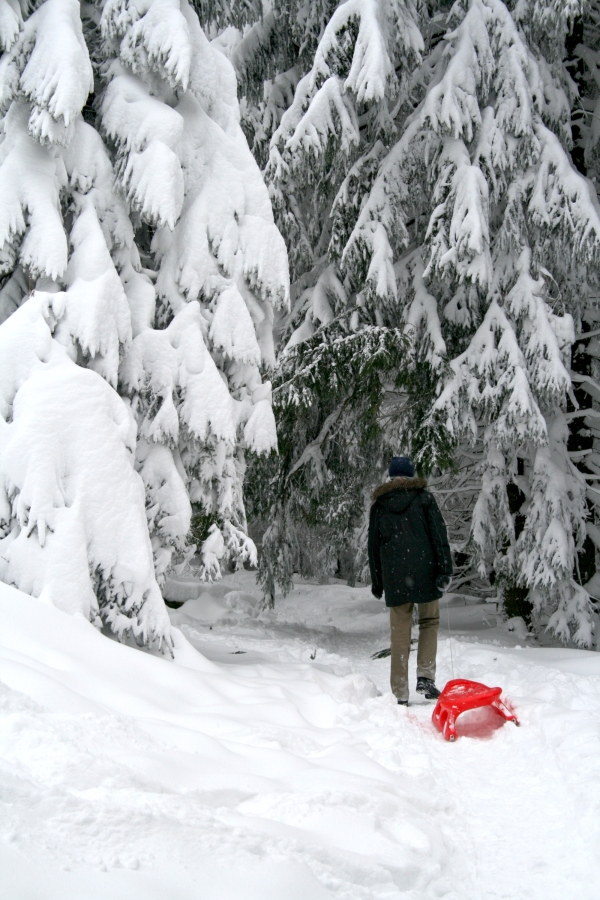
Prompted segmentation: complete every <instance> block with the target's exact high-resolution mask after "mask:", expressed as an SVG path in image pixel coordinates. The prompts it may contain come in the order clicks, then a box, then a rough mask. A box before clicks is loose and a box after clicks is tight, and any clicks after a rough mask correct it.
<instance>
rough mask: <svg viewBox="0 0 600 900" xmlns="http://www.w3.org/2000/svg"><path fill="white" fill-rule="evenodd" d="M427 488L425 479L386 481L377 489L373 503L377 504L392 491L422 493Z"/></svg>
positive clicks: (372, 496) (393, 479) (373, 494)
mask: <svg viewBox="0 0 600 900" xmlns="http://www.w3.org/2000/svg"><path fill="white" fill-rule="evenodd" d="M426 487H427V482H426V481H425V479H424V478H405V477H404V476H400V477H399V478H392V479H391V481H386V482H385V484H380V485H379V487H377V488H375V490H374V491H373V493H372V495H371V503H375V502H376V501H377V500H379V499H380V498H381V497H385V495H386V494H390V493H391V492H392V491H415V490H416V491H422V490H424V489H425V488H426Z"/></svg>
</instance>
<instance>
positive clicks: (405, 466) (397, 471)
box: [388, 456, 415, 478]
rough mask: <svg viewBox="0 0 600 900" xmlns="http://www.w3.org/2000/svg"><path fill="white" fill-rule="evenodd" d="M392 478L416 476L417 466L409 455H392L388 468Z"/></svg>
mask: <svg viewBox="0 0 600 900" xmlns="http://www.w3.org/2000/svg"><path fill="white" fill-rule="evenodd" d="M388 472H389V476H390V478H400V477H404V478H414V477H415V467H414V466H413V464H412V462H411V461H410V459H409V458H408V456H392V461H391V462H390V467H389V469H388Z"/></svg>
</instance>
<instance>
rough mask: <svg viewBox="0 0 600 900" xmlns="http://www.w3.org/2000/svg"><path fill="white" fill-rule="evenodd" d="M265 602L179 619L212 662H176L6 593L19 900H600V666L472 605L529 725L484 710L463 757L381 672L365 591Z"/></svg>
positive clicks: (11, 819) (233, 602) (445, 666)
mask: <svg viewBox="0 0 600 900" xmlns="http://www.w3.org/2000/svg"><path fill="white" fill-rule="evenodd" d="M177 589H178V586H177V585H175V586H174V588H173V590H175V592H176V591H177ZM179 589H180V590H186V586H185V585H183V586H182V585H179ZM187 589H188V596H189V595H191V594H193V593H194V592H195V593H199V592H200V589H199V588H198V586H196V585H193V586H189V585H188V586H187ZM255 590H256V589H255V587H254V584H253V580H252V576H251V575H250V573H241V574H239V575H237V576H231V577H230V578H228V579H226V580H225V583H224V584H221V585H218V586H215V587H214V588H212V589H211V590H210V591H208V592H207V591H206V590H205V589H204V590H202V592H201V593H200V596H199V597H198V599H194V600H190V601H188V603H187V604H186V605H185V606H184V607H182V608H181V609H179V610H177V611H174V612H173V613H172V618H173V621H174V623H175V624H177V625H178V627H179V628H181V631H182V633H183V635H185V637H187V639H188V641H189V642H190V643H191V644H192V645H194V646H195V647H196V648H197V649H199V650H200V651H201V653H202V655H199V654H197V653H196V652H195V651H194V650H193V649H192V647H190V645H189V644H188V643H187V642H186V641H185V639H184V638H183V637H179V638H178V640H177V654H176V658H177V664H173V663H171V662H167V661H164V660H162V659H158V658H156V657H153V656H150V655H148V654H146V653H142V652H140V651H137V650H134V649H131V648H128V647H125V646H122V645H119V644H117V643H116V642H115V641H113V640H110V639H107V638H106V637H103V636H102V635H100V634H99V633H98V632H96V631H95V630H94V629H93V628H92V626H89V625H88V623H86V622H85V621H83V620H82V619H79V618H76V617H70V616H67V615H65V614H64V613H62V612H60V611H58V610H56V609H54V608H52V607H49V606H44V605H43V604H40V603H39V601H36V600H32V599H31V598H28V597H26V596H24V595H22V594H19V593H18V592H16V591H14V590H12V589H10V588H5V587H0V682H1V684H0V716H1V719H0V722H1V724H0V788H1V790H0V872H1V873H2V876H1V877H0V897H1V898H2V900H55V898H56V900H58V898H60V900H100V898H102V900H105V898H106V900H108V898H110V900H113V898H115V900H138V898H139V900H142V898H144V900H154V898H156V900H158V898H159V897H160V898H168V900H192V898H193V900H233V898H235V900H240V898H243V900H254V898H256V900H258V898H260V900H306V898H307V897H310V900H322V898H348V900H363V898H365V900H367V898H385V900H388V898H389V900H392V898H408V900H425V898H427V900H428V898H437V897H446V898H451V900H481V898H486V900H487V898H515V900H517V898H518V900H528V898H535V900H538V898H539V900H555V898H556V900H569V898H573V900H575V898H577V900H587V898H590V900H591V898H594V900H595V898H596V897H597V893H598V883H599V876H600V853H599V850H600V845H599V838H600V816H599V811H600V809H599V807H600V655H598V654H596V653H585V652H582V651H576V650H561V649H552V648H530V649H526V648H525V644H527V643H528V641H526V640H524V639H523V638H521V639H519V638H518V637H517V636H515V634H514V633H513V634H512V635H511V634H509V633H508V632H506V631H505V630H502V629H501V628H499V627H496V621H495V617H494V614H493V607H491V606H490V607H489V608H488V607H481V606H465V605H464V601H459V600H456V601H454V604H453V605H452V606H451V607H450V622H451V625H452V628H453V631H454V637H453V640H452V646H453V656H454V669H455V674H456V675H457V676H458V675H460V676H463V677H468V678H474V679H477V680H481V681H484V682H487V683H488V684H499V685H502V687H503V688H504V692H505V693H504V696H506V697H507V698H508V699H509V701H510V702H512V703H513V704H514V706H515V708H516V709H517V711H518V714H519V718H520V720H521V722H522V727H521V728H519V729H517V728H515V727H514V726H512V725H508V724H507V725H502V724H501V720H500V719H499V718H496V717H495V716H494V714H493V713H491V712H490V711H481V712H478V713H473V714H470V716H466V717H465V719H464V721H463V722H462V724H461V723H460V720H459V724H461V731H462V736H461V737H459V740H458V741H457V742H456V743H455V744H453V745H451V744H447V743H446V742H444V741H443V739H442V738H441V737H440V735H438V734H437V732H436V731H435V730H434V729H433V726H432V724H431V711H432V704H430V703H425V702H423V703H418V702H416V699H415V703H414V704H413V705H411V706H410V707H409V708H408V709H404V708H399V707H398V706H397V705H396V704H395V703H394V701H393V698H392V697H391V695H390V694H389V689H388V684H387V678H388V669H389V659H385V658H383V659H378V660H371V659H370V657H371V654H373V653H374V652H375V651H377V650H381V649H383V648H385V647H386V646H388V644H389V641H388V635H387V615H386V613H385V611H384V609H383V608H382V604H381V603H380V602H378V601H375V600H374V599H373V598H372V597H371V596H370V593H369V591H368V590H367V589H351V588H347V587H345V586H341V585H332V586H316V585H299V586H297V587H296V589H295V590H294V591H293V593H292V594H291V595H290V596H289V597H288V598H287V599H286V600H282V601H278V607H277V610H276V611H275V613H272V614H258V611H257V606H256V601H257V599H258V595H256V594H255V593H254V592H255ZM232 591H233V593H232ZM461 604H462V605H461ZM443 618H444V624H445V620H446V613H445V612H444V617H443ZM519 640H520V643H521V645H522V647H521V648H519V647H517V646H515V645H516V644H518V642H519ZM510 645H512V646H510ZM413 676H414V672H413ZM451 676H452V672H451V667H450V647H449V641H448V638H447V636H445V635H442V641H441V647H440V654H439V678H438V681H439V683H441V684H443V683H445V681H446V680H448V679H449V678H450V677H451ZM413 686H414V680H413ZM377 691H379V692H381V693H380V694H379V695H377ZM413 696H414V693H413Z"/></svg>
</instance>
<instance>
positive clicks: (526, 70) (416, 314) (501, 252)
mask: <svg viewBox="0 0 600 900" xmlns="http://www.w3.org/2000/svg"><path fill="white" fill-rule="evenodd" d="M581 11H582V10H581V8H580V7H579V6H578V5H577V4H567V5H564V6H563V7H560V6H558V5H556V4H555V5H544V4H541V3H540V4H518V5H516V6H514V7H512V6H510V7H509V6H507V5H506V4H504V3H503V2H502V0H459V2H457V3H455V4H454V5H453V6H452V7H450V8H448V7H445V8H444V7H440V8H432V9H431V10H430V11H429V12H428V11H427V10H425V9H424V8H422V7H419V8H418V9H417V8H416V7H414V6H412V5H411V4H410V3H405V2H399V0H369V2H361V3H358V2H353V0H346V2H343V3H340V4H339V5H338V6H337V8H336V10H335V11H334V13H333V15H332V16H331V19H330V20H329V22H328V24H327V26H326V27H325V29H324V31H323V34H322V37H321V39H320V42H319V45H318V49H317V51H316V53H315V57H314V60H313V64H312V66H311V68H310V70H309V71H307V73H306V74H303V77H301V78H300V80H299V81H298V85H297V88H296V90H295V93H294V98H293V101H292V102H291V104H290V105H289V108H288V109H287V110H286V111H285V112H284V113H283V115H282V116H281V117H280V124H279V126H278V128H277V130H276V131H275V133H274V135H273V138H272V141H271V150H270V158H269V163H268V167H267V177H268V179H269V182H270V185H271V192H272V197H273V200H274V205H275V209H276V218H277V221H278V224H279V225H280V228H281V230H282V232H283V233H284V234H285V236H286V240H287V241H288V247H289V250H290V262H291V269H292V276H293V282H294V284H293V289H292V300H293V310H292V316H291V319H290V320H289V321H290V326H289V330H288V332H287V334H286V338H285V339H286V340H288V339H290V344H291V345H294V344H296V343H297V342H298V341H303V340H306V339H307V338H310V337H311V336H312V335H313V334H314V333H315V331H316V330H317V332H318V331H319V329H323V328H325V329H326V328H327V327H329V326H331V325H332V324H333V323H335V324H336V327H342V328H345V329H347V331H348V333H359V332H360V330H361V329H362V328H364V327H372V326H374V325H375V326H379V327H381V326H384V327H390V328H393V327H398V326H401V327H402V328H403V329H404V330H405V332H406V333H407V334H409V335H411V336H412V350H411V352H410V354H408V355H407V357H406V358H405V362H404V371H403V372H402V373H401V374H402V378H401V379H400V380H401V390H398V389H397V388H396V392H395V397H394V396H391V397H390V406H389V409H391V410H392V411H393V412H392V415H391V418H390V420H389V421H388V423H387V424H388V435H389V437H390V439H392V438H397V439H398V440H402V441H403V444H402V445H401V446H403V447H404V448H406V449H409V450H410V451H411V452H412V453H413V454H415V456H416V458H417V461H418V464H419V465H420V467H421V468H422V469H423V470H424V471H428V470H433V471H434V472H435V471H440V470H444V469H446V468H447V467H448V466H449V465H450V464H451V463H452V462H454V463H455V464H456V465H457V466H458V469H457V470H455V474H454V475H452V476H451V478H452V479H454V480H455V482H458V484H459V486H460V485H462V488H463V489H464V488H465V485H464V472H465V467H466V469H467V470H468V472H469V481H470V483H469V489H471V488H473V487H474V488H475V490H473V491H472V494H471V496H472V498H473V500H472V501H469V502H467V503H466V504H464V503H463V504H462V509H463V510H465V509H466V510H468V512H469V514H470V516H471V525H470V530H469V536H468V539H466V540H465V541H464V543H463V544H462V546H460V547H458V546H457V549H460V550H462V551H467V552H468V553H469V555H470V558H471V560H473V561H474V562H475V563H476V564H477V566H478V567H479V570H480V573H481V574H482V575H483V576H485V577H493V578H494V579H495V580H496V584H497V586H499V588H500V590H501V591H503V592H505V594H506V593H507V592H508V591H511V590H515V589H518V588H523V589H524V590H525V591H527V592H528V595H529V599H530V600H531V601H532V602H533V604H534V606H535V609H536V611H537V613H538V614H539V615H540V617H542V616H544V615H545V616H547V617H548V616H550V617H551V618H550V623H551V625H552V626H553V627H555V629H556V631H557V633H559V634H560V635H561V636H562V637H566V636H567V635H569V634H570V635H571V636H573V637H574V638H575V640H577V641H578V642H579V643H582V644H589V642H590V640H591V624H590V611H589V604H588V600H587V595H586V594H585V591H583V590H582V588H581V586H580V584H579V583H578V581H580V580H581V579H580V578H579V576H578V574H577V562H578V560H577V550H578V548H580V547H581V544H582V539H583V536H584V534H585V518H586V515H587V511H586V505H585V499H584V498H585V490H586V489H585V479H584V478H583V477H582V475H581V474H580V473H579V471H578V470H577V468H576V467H575V466H574V464H573V461H572V459H571V458H570V456H569V454H568V452H567V439H568V429H567V427H566V422H567V419H569V418H571V417H572V413H568V412H567V404H568V403H569V399H568V398H569V396H571V397H573V395H572V384H571V377H570V371H569V370H570V352H571V346H572V344H573V341H574V339H575V324H577V327H578V328H579V325H580V322H581V319H582V316H584V306H585V302H586V295H589V292H590V286H591V285H594V284H597V275H598V254H599V250H600V216H599V213H598V209H599V207H598V201H597V196H596V191H595V189H594V187H593V185H592V184H591V183H590V182H589V181H586V179H585V178H583V177H582V176H581V174H580V173H578V172H577V171H576V169H575V167H574V166H573V164H572V161H571V158H570V155H569V151H570V149H571V146H572V139H571V106H572V103H573V102H574V98H575V94H576V89H575V86H574V83H573V81H572V80H571V78H570V77H569V76H568V73H567V70H566V69H565V68H564V66H563V64H562V60H563V57H564V56H565V49H564V47H565V40H566V36H567V34H568V33H569V31H570V29H571V25H572V22H573V19H574V18H575V17H576V16H577V15H579V14H580V13H581ZM284 358H285V357H284ZM392 394H393V392H392ZM383 409H384V408H383V407H382V410H383ZM565 416H566V417H567V418H565ZM396 446H397V445H396ZM303 451H304V448H303V447H301V446H299V447H298V448H297V455H296V457H295V458H294V459H292V460H291V462H290V464H291V466H292V467H293V466H294V465H296V462H297V461H298V459H300V458H302V454H303ZM306 462H307V464H309V465H312V460H309V459H307V460H306ZM377 462H378V461H377V460H375V464H377ZM464 537H465V538H466V535H464Z"/></svg>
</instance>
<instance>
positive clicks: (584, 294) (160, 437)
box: [0, 0, 600, 647]
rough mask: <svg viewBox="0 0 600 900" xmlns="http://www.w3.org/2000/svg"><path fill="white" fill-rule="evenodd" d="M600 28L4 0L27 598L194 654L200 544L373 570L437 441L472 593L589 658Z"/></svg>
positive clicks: (216, 558) (531, 16)
mask: <svg viewBox="0 0 600 900" xmlns="http://www.w3.org/2000/svg"><path fill="white" fill-rule="evenodd" d="M599 15H600V12H599V9H596V7H595V6H594V4H593V3H588V2H579V3H566V4H559V3H548V2H541V0H540V2H537V0H536V2H531V3H529V2H528V3H521V2H519V3H516V4H512V5H511V4H510V3H508V4H505V3H504V2H502V0H472V2H466V0H465V2H462V0H460V2H456V3H454V4H444V3H438V4H435V3H425V2H421V3H419V2H414V3H413V2H412V0H346V2H343V3H336V2H329V0H285V2H283V0H272V2H270V3H266V2H263V0H243V2H242V0H216V2H211V0H196V3H195V4H191V5H190V4H189V3H188V2H186V0H181V2H175V0H152V2H150V0H135V2H129V0H106V2H97V3H85V4H80V3H78V2H76V0H44V2H42V3H33V4H29V3H28V2H26V0H2V5H1V17H0V40H1V46H2V49H3V53H2V57H1V60H0V103H1V109H2V116H3V119H2V143H1V145H0V146H1V149H0V195H1V197H2V201H1V204H0V231H1V234H0V239H1V241H2V252H1V259H0V271H1V279H2V282H1V283H2V287H1V290H0V317H1V320H2V323H3V324H2V325H1V327H0V347H1V354H0V355H1V359H0V366H1V369H2V375H1V378H0V398H1V412H2V430H1V434H2V441H1V451H2V452H1V457H0V468H1V471H2V487H1V489H0V520H1V521H0V528H1V529H2V530H1V534H2V538H1V540H0V546H1V549H0V578H2V580H4V581H5V582H7V583H9V584H13V585H15V586H17V587H18V588H20V589H22V590H24V591H26V592H28V593H32V594H34V595H35V596H39V595H40V594H41V593H44V595H45V596H47V597H48V598H49V599H50V600H51V601H52V602H56V603H57V604H58V605H59V606H61V607H62V608H68V609H71V610H74V609H77V610H79V611H80V612H82V613H83V614H84V615H85V616H86V617H88V618H90V619H91V620H92V621H93V620H95V619H96V618H99V619H100V620H101V621H102V622H107V623H109V624H110V626H111V628H112V629H113V630H114V632H115V633H117V634H121V633H131V634H133V635H134V636H136V637H137V638H139V639H140V640H142V642H152V641H155V640H156V641H158V642H159V643H160V642H161V641H162V640H163V639H164V638H165V637H166V636H167V631H168V628H167V625H166V619H165V612H164V607H163V604H162V600H161V596H160V586H161V584H163V583H164V580H165V577H166V575H167V574H168V572H169V571H170V570H172V568H173V567H177V566H185V565H186V564H187V563H188V562H189V561H190V560H191V559H192V558H193V559H194V560H195V563H196V564H197V567H198V569H199V571H200V574H201V577H203V578H206V579H208V580H212V579H215V578H218V577H219V576H220V575H221V572H222V570H223V569H224V567H227V566H232V565H233V566H239V565H242V564H244V563H246V564H256V563H258V566H259V578H260V581H261V584H262V586H263V589H264V592H265V595H266V597H267V598H268V600H269V601H272V600H273V598H274V596H275V592H276V590H283V591H284V592H285V591H286V590H287V589H288V588H289V586H290V584H291V578H292V576H293V574H294V573H299V574H300V575H302V576H310V577H318V578H320V579H322V580H324V581H326V580H327V579H328V578H329V577H333V576H336V575H337V576H341V577H342V578H346V579H347V580H348V581H349V583H351V584H354V583H360V582H361V581H365V580H366V581H368V578H369V576H368V571H367V567H366V550H365V548H366V524H367V512H368V503H369V495H370V492H371V490H372V489H373V487H375V486H376V485H377V484H378V483H379V482H380V481H381V480H382V478H383V477H384V475H385V469H386V465H387V460H388V459H389V457H390V456H391V455H393V454H394V453H395V452H403V453H405V454H408V455H410V456H412V457H413V459H414V461H415V463H416V465H417V469H418V471H419V473H420V474H422V475H423V476H425V477H427V478H428V479H429V483H430V487H431V489H432V490H433V491H434V492H435V494H436V496H437V497H438V500H439V502H440V505H441V507H442V510H443V513H444V516H445V518H446V522H447V525H448V528H449V531H450V539H451V544H452V548H453V551H454V554H455V566H456V577H455V582H454V584H455V587H457V586H461V587H462V588H463V589H466V590H468V591H470V592H471V593H475V594H476V595H478V596H481V597H485V596H492V595H493V596H496V597H499V598H501V599H502V602H503V604H504V607H505V609H506V610H507V613H508V614H509V615H521V616H523V617H524V618H525V620H526V621H527V622H528V623H532V624H533V627H536V628H541V627H547V626H549V627H550V629H551V630H553V631H554V633H555V634H556V635H557V636H559V637H560V638H562V639H564V640H570V639H572V640H574V641H575V642H576V643H577V644H578V645H580V646H583V647H585V646H589V645H590V642H591V640H592V618H591V617H592V612H593V608H594V603H595V601H596V598H597V597H600V572H599V574H598V575H596V559H597V557H598V548H599V547H600V525H598V524H596V519H597V518H598V512H597V510H598V504H600V489H598V490H597V487H598V480H599V479H600V443H598V444H597V442H599V441H600V405H599V401H600V380H599V379H600V369H599V368H598V366H599V363H598V360H599V359H600V342H599V334H600V327H599V324H600V306H599V304H598V300H599V297H600V294H599V285H598V277H599V261H600V207H599V204H598V196H597V189H596V184H597V181H596V179H597V168H598V159H599V153H598V140H599V135H600V126H598V121H600V113H598V112H597V111H596V105H597V101H598V98H599V97H600V94H599V88H598V85H599V84H600V80H599V68H598V59H599V57H598V51H599V48H600V44H599V41H600V30H599V29H600V24H599V23H600V20H599V18H598V17H599ZM238 101H239V102H238ZM66 398H70V399H69V401H68V402H67V400H66ZM132 463H133V465H132ZM67 494H69V495H72V497H73V500H72V502H71V501H69V502H67V501H66V500H65V497H66V495H67ZM125 498H126V499H125ZM115 504H116V506H115ZM117 508H118V512H117ZM115 519H117V520H118V522H117V523H116V522H115ZM32 536H33V538H34V539H33V540H32ZM257 546H258V549H259V551H260V552H259V553H258V554H257ZM65 554H68V556H69V559H70V565H69V566H68V571H65V565H64V562H62V561H63V560H64V558H65ZM194 554H196V555H195V557H194Z"/></svg>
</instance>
